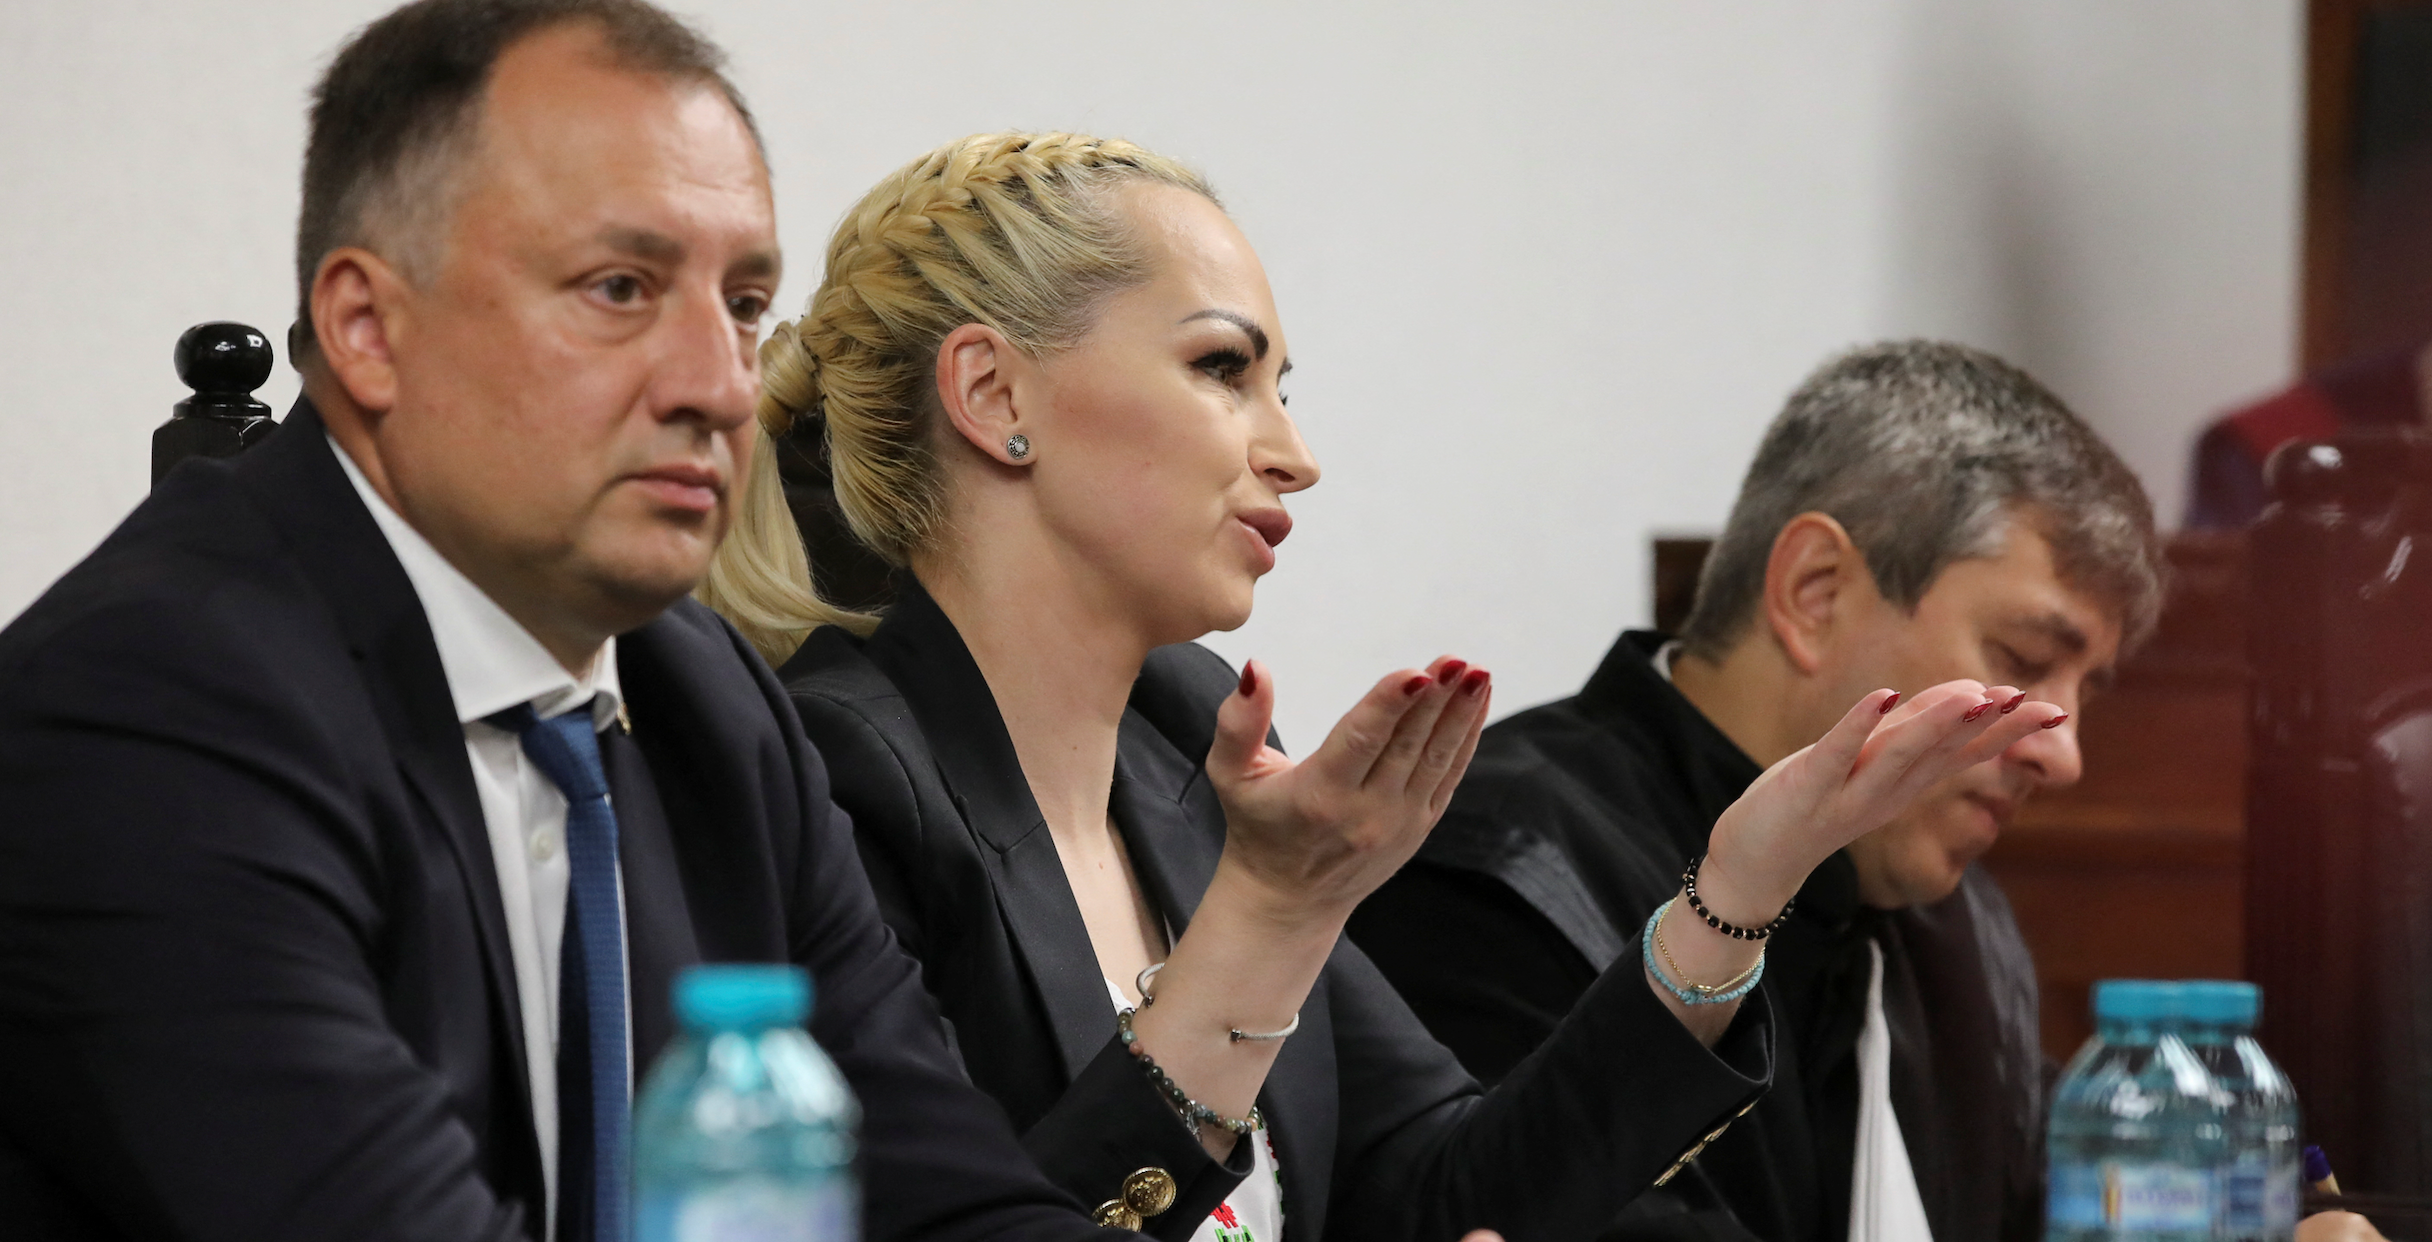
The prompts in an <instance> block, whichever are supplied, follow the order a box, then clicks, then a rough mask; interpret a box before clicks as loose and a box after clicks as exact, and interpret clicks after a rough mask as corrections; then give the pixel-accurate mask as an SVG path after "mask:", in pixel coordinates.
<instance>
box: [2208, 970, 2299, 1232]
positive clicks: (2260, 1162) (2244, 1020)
mask: <svg viewBox="0 0 2432 1242" xmlns="http://www.w3.org/2000/svg"><path fill="white" fill-rule="evenodd" d="M2185 986H2186V989H2187V1013H2188V1018H2189V1026H2188V1040H2187V1042H2188V1046H2189V1047H2190V1048H2192V1049H2193V1050H2194V1051H2195V1054H2196V1059H2198V1060H2200V1061H2202V1062H2203V1063H2204V1068H2205V1070H2206V1071H2208V1072H2210V1073H2211V1074H2212V1078H2213V1083H2214V1084H2215V1085H2216V1086H2218V1087H2219V1088H2220V1089H2221V1090H2222V1091H2224V1092H2227V1093H2228V1095H2229V1097H2230V1099H2231V1101H2232V1105H2231V1108H2230V1113H2229V1124H2228V1140H2229V1141H2228V1144H2227V1150H2226V1151H2225V1152H2223V1154H2222V1164H2221V1170H2220V1174H2219V1179H2218V1180H2219V1186H2220V1196H2221V1202H2220V1212H2219V1216H2218V1218H2217V1220H2216V1226H2217V1227H2216V1236H2218V1237H2219V1238H2221V1239H2223V1240H2224V1242H2287V1239H2289V1238H2291V1237H2294V1236H2295V1234H2296V1230H2297V1092H2296V1089H2295V1088H2294V1087H2291V1086H2290V1085H2289V1081H2288V1077H2287V1076H2286V1075H2284V1074H2282V1073H2281V1072H2280V1067H2279V1066H2277V1065H2274V1064H2272V1059H2271V1058H2270V1057H2268V1056H2265V1055H2264V1054H2263V1046H2262V1045H2260V1044H2258V1043H2256V1042H2255V1037H2254V1030H2255V1020H2256V1018H2258V1017H2259V1016H2261V1014H2262V1011H2263V993H2262V991H2261V990H2260V989H2258V988H2256V987H2255V985H2254V984H2251V983H2230V982H2224V981H2217V980H2203V981H2199V982H2191V983H2188V984H2186V985H2185Z"/></svg>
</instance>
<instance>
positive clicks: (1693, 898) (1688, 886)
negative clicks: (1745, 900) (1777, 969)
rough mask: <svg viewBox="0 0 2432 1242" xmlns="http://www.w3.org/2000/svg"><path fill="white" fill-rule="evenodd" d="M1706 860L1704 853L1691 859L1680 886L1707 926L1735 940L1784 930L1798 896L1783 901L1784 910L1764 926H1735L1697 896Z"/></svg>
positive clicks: (1755, 937)
mask: <svg viewBox="0 0 2432 1242" xmlns="http://www.w3.org/2000/svg"><path fill="white" fill-rule="evenodd" d="M1705 861H1706V856H1705V855H1703V854H1700V855H1698V856H1697V857H1695V858H1692V859H1690V860H1689V869H1688V870H1686V871H1683V872H1681V873H1680V886H1681V888H1682V890H1683V891H1685V892H1687V893H1688V895H1689V908H1690V909H1691V910H1695V911H1696V912H1697V917H1699V918H1701V919H1704V920H1706V926H1708V927H1711V928H1713V929H1714V930H1716V931H1718V932H1721V933H1723V934H1724V935H1726V936H1729V937H1731V938H1732V939H1733V940H1763V939H1764V938H1765V937H1767V936H1770V935H1772V934H1773V933H1775V932H1777V931H1780V930H1782V924H1784V923H1787V922H1789V921H1790V912H1791V911H1792V910H1794V909H1796V908H1797V907H1798V904H1799V899H1798V898H1796V897H1793V898H1791V899H1790V900H1788V901H1786V902H1783V903H1782V912H1781V913H1780V914H1777V915H1774V916H1773V921H1772V922H1770V923H1767V924H1765V925H1764V926H1763V927H1734V926H1732V925H1731V924H1729V923H1726V922H1724V921H1723V920H1722V918H1721V917H1720V916H1718V915H1716V914H1715V913H1714V911H1712V910H1709V909H1707V908H1706V903H1705V902H1703V901H1700V900H1698V898H1697V869H1698V867H1699V866H1701V865H1703V864H1704V863H1705Z"/></svg>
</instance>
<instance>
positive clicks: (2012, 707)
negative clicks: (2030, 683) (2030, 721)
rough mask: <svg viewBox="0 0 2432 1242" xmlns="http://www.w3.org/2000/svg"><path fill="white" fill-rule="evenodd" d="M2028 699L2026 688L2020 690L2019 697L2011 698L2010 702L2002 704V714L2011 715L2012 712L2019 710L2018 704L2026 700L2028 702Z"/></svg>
mask: <svg viewBox="0 0 2432 1242" xmlns="http://www.w3.org/2000/svg"><path fill="white" fill-rule="evenodd" d="M2026 701H2027V692H2026V691H2024V690H2021V691H2019V692H2018V697H2017V698H2014V699H2012V700H2010V701H2009V702H2007V703H2004V704H2002V705H2001V714H2002V715H2004V716H2007V715H2009V714H2010V713H2011V712H2014V711H2017V710H2018V705H2019V704H2021V703H2024V702H2026Z"/></svg>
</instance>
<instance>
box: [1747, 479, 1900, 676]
mask: <svg viewBox="0 0 2432 1242" xmlns="http://www.w3.org/2000/svg"><path fill="white" fill-rule="evenodd" d="M1874 585H1875V578H1874V573H1873V572H1872V571H1871V570H1869V569H1868V568H1867V567H1866V556H1865V554H1864V553H1861V552H1860V551H1858V545H1857V544H1856V543H1855V542H1854V541H1852V540H1851V539H1850V537H1849V532H1848V531H1846V530H1844V529H1842V527H1841V524H1840V523H1839V522H1837V521H1835V520H1834V519H1833V518H1832V517H1831V516H1830V515H1828V514H1823V513H1802V514H1800V515H1798V516H1797V517H1794V518H1792V519H1790V520H1789V521H1787V522H1784V523H1783V524H1782V529H1781V533H1779V534H1777V535H1775V536H1774V537H1773V554H1772V555H1771V556H1770V557H1768V558H1767V559H1766V561H1765V594H1764V600H1763V604H1764V613H1765V625H1766V628H1767V629H1768V630H1770V631H1771V632H1772V634H1773V637H1774V641H1775V642H1777V643H1780V644H1781V647H1782V654H1783V655H1785V656H1786V657H1788V658H1789V660H1790V662H1791V664H1792V665H1793V666H1794V667H1796V668H1797V669H1798V670H1799V671H1801V672H1804V673H1813V672H1815V671H1816V670H1817V669H1819V668H1822V667H1823V666H1824V664H1825V662H1826V657H1827V655H1828V653H1829V651H1830V648H1831V646H1832V643H1833V641H1834V639H1835V637H1836V635H1837V632H1839V631H1846V630H1847V629H1848V627H1849V622H1850V620H1851V616H1850V610H1851V608H1852V607H1853V606H1854V605H1856V604H1857V603H1858V602H1859V596H1860V595H1862V594H1865V593H1869V592H1872V591H1873V590H1874Z"/></svg>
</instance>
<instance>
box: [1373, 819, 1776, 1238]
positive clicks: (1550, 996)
mask: <svg viewBox="0 0 2432 1242" xmlns="http://www.w3.org/2000/svg"><path fill="white" fill-rule="evenodd" d="M1351 937H1352V939H1353V940H1354V941H1356V942H1358V944H1359V946H1360V947H1361V948H1362V949H1363V950H1365V951H1366V952H1367V953H1368V955H1369V957H1370V958H1372V959H1373V960H1374V961H1375V963H1376V965H1377V967H1378V968H1379V969H1380V970H1382V971H1383V972H1384V974H1385V976H1386V978H1388V979H1391V980H1393V981H1394V982H1395V983H1396V985H1397V986H1398V989H1399V990H1400V992H1401V994H1402V996H1403V998H1404V999H1405V1000H1407V1001H1408V1002H1409V1003H1410V1007H1411V1009H1412V1010H1414V1011H1415V1012H1416V1013H1417V1014H1418V1016H1419V1018H1420V1020H1421V1021H1423V1022H1425V1023H1426V1025H1427V1027H1428V1029H1429V1031H1430V1032H1432V1033H1433V1034H1434V1035H1435V1036H1436V1038H1437V1039H1439V1040H1442V1041H1443V1042H1444V1044H1445V1045H1446V1046H1447V1047H1449V1048H1451V1049H1452V1051H1453V1052H1454V1054H1455V1055H1457V1056H1459V1057H1460V1059H1461V1063H1462V1065H1463V1066H1464V1067H1465V1068H1467V1069H1468V1070H1469V1071H1470V1072H1471V1073H1472V1074H1475V1075H1477V1076H1478V1078H1479V1080H1480V1081H1482V1082H1484V1083H1486V1084H1487V1085H1489V1086H1493V1085H1495V1084H1497V1083H1500V1082H1502V1081H1503V1080H1504V1079H1505V1078H1507V1077H1508V1076H1509V1075H1510V1074H1511V1073H1512V1071H1513V1070H1514V1069H1515V1068H1517V1067H1518V1066H1519V1065H1520V1064H1521V1062H1523V1061H1525V1060H1527V1058H1528V1056H1529V1054H1530V1053H1532V1052H1534V1051H1536V1050H1537V1048H1539V1047H1540V1046H1542V1045H1543V1044H1545V1042H1546V1041H1547V1040H1549V1039H1551V1038H1552V1037H1553V1034H1554V1032H1555V1030H1556V1029H1557V1028H1559V1027H1560V1026H1561V1025H1562V1020H1563V1018H1564V1017H1565V1016H1566V1015H1568V1014H1569V1013H1570V1011H1571V1010H1572V1008H1573V1007H1574V1006H1576V1005H1577V1004H1578V1002H1579V999H1580V997H1581V996H1583V995H1585V994H1586V992H1587V991H1588V989H1589V988H1590V987H1591V986H1593V985H1594V984H1595V982H1596V972H1595V971H1594V970H1593V969H1591V968H1590V967H1589V966H1588V963H1587V959H1586V958H1585V957H1582V956H1581V955H1580V953H1579V950H1578V949H1577V948H1575V947H1573V946H1572V944H1571V943H1570V941H1569V940H1567V939H1565V938H1564V937H1563V935H1562V933H1561V932H1560V931H1558V930H1556V929H1555V928H1554V926H1553V924H1551V923H1549V922H1547V921H1546V919H1545V917H1544V916H1543V915H1541V914H1539V913H1538V912H1537V911H1536V909H1535V908H1534V907H1532V906H1530V905H1529V904H1528V902H1527V901H1526V900H1524V899H1523V898H1522V897H1521V896H1520V895H1519V894H1517V893H1514V892H1513V891H1511V889H1510V888H1508V887H1506V886H1505V885H1504V884H1503V883H1502V882H1501V881H1499V880H1496V879H1495V878H1493V877H1491V876H1486V875H1480V874H1478V873H1477V872H1474V871H1465V870H1460V869H1456V868H1451V867H1439V866H1435V865H1433V864H1430V863H1427V862H1424V861H1421V862H1413V863H1411V864H1410V865H1409V866H1406V867H1404V868H1403V869H1402V870H1401V871H1400V873H1398V874H1396V875H1395V876H1394V877H1393V878H1392V879H1391V880H1388V881H1387V882H1386V883H1385V885H1384V886H1383V887H1382V888H1380V889H1378V890H1377V891H1376V893H1375V894H1374V895H1372V896H1371V897H1369V898H1368V900H1367V901H1366V902H1364V903H1362V904H1361V906H1360V909H1359V911H1358V913H1356V914H1354V915H1353V916H1352V920H1351ZM1626 960H1627V961H1630V962H1635V961H1636V960H1637V958H1636V956H1635V955H1632V956H1630V957H1629V958H1627V959H1626ZM1604 1238H1605V1242H1756V1234H1755V1233H1754V1232H1753V1231H1751V1230H1750V1229H1749V1228H1748V1227H1747V1226H1746V1225H1744V1224H1742V1223H1741V1222H1740V1220H1739V1218H1738V1217H1737V1216H1735V1215H1733V1214H1732V1212H1731V1210H1730V1209H1729V1208H1728V1207H1725V1206H1723V1204H1722V1203H1721V1201H1720V1199H1719V1198H1718V1197H1717V1196H1716V1195H1714V1194H1713V1192H1712V1191H1711V1189H1710V1188H1709V1187H1707V1186H1706V1185H1705V1180H1704V1177H1703V1175H1702V1174H1701V1173H1700V1171H1699V1170H1698V1168H1697V1167H1696V1166H1695V1165H1692V1166H1691V1167H1689V1168H1686V1169H1683V1170H1681V1172H1680V1173H1679V1174H1677V1175H1676V1176H1675V1177H1674V1178H1673V1179H1672V1180H1671V1181H1669V1182H1667V1183H1666V1184H1665V1185H1663V1186H1661V1187H1657V1188H1653V1189H1650V1190H1648V1191H1647V1192H1646V1193H1644V1194H1641V1195H1640V1196H1638V1197H1637V1198H1636V1199H1634V1200H1631V1202H1630V1204H1629V1206H1628V1207H1626V1208H1624V1209H1623V1210H1622V1214H1621V1217H1620V1219H1619V1220H1618V1221H1616V1222H1615V1223H1614V1224H1613V1226H1612V1227H1611V1228H1610V1229H1608V1230H1606V1231H1605V1233H1604Z"/></svg>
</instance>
